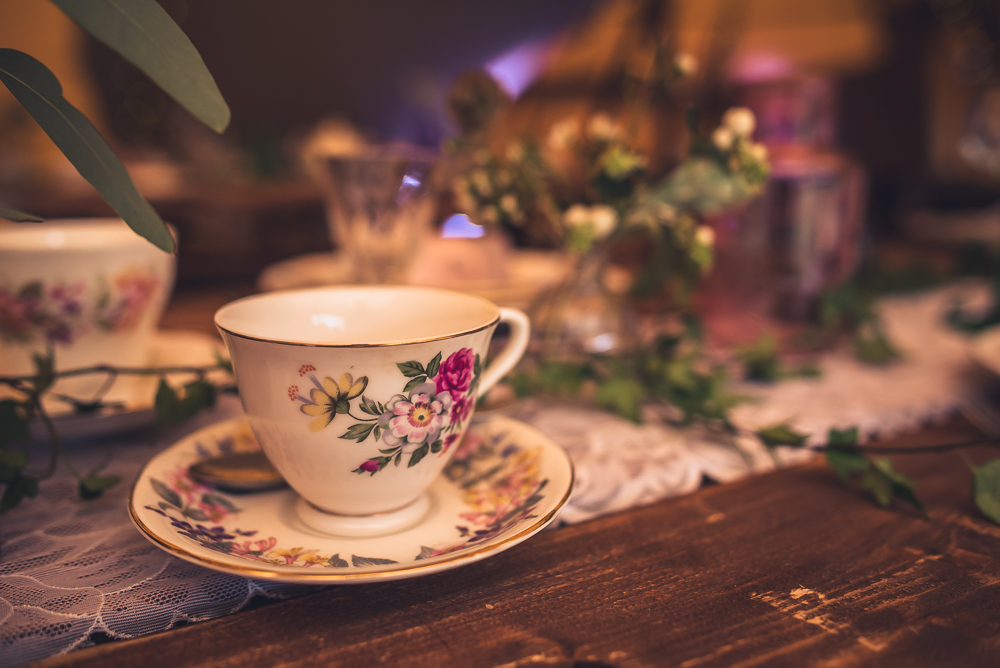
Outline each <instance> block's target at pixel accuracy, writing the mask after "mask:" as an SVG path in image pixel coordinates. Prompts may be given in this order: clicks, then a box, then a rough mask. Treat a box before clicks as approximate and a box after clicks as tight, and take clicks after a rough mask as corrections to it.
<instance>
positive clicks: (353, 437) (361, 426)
mask: <svg viewBox="0 0 1000 668" xmlns="http://www.w3.org/2000/svg"><path fill="white" fill-rule="evenodd" d="M374 428H375V423H374V422H358V423H356V424H352V425H351V426H350V427H348V429H347V431H346V432H344V434H343V435H342V436H341V437H340V438H344V439H347V440H349V441H357V442H358V443H361V442H362V441H364V440H365V439H366V438H368V435H369V434H371V433H372V429H374ZM376 438H378V437H376Z"/></svg>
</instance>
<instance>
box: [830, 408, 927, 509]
mask: <svg viewBox="0 0 1000 668" xmlns="http://www.w3.org/2000/svg"><path fill="white" fill-rule="evenodd" d="M857 442H858V430H857V428H856V427H852V428H850V429H845V430H838V429H831V430H830V433H829V435H828V437H827V446H826V461H827V463H828V464H829V465H830V466H831V467H832V468H833V470H834V471H836V472H837V475H839V476H840V478H841V479H842V480H844V481H849V480H851V479H854V478H858V477H860V481H861V487H862V489H865V490H867V491H868V492H870V493H871V495H872V497H873V498H874V499H875V501H876V503H878V504H879V505H880V506H882V507H883V508H884V507H886V506H888V505H889V504H890V503H891V502H892V499H893V498H898V499H900V500H902V501H905V502H906V503H908V504H910V505H911V506H913V507H914V508H916V509H917V510H919V511H920V512H924V505H923V503H921V501H920V499H919V498H918V497H917V493H916V483H914V482H913V481H912V480H910V479H909V478H907V477H906V476H904V475H903V474H902V473H899V472H898V471H896V470H895V469H893V467H892V462H891V461H890V460H889V459H888V458H885V457H880V458H877V459H869V458H868V457H867V456H866V455H865V454H864V453H863V452H862V450H861V449H860V448H858V447H857Z"/></svg>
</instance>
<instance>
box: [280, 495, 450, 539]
mask: <svg viewBox="0 0 1000 668" xmlns="http://www.w3.org/2000/svg"><path fill="white" fill-rule="evenodd" d="M429 508H430V500H429V499H428V497H427V494H426V493H424V494H421V495H420V496H419V497H418V498H417V499H416V500H415V501H412V502H411V503H409V504H407V505H405V506H403V507H402V508H400V509H398V510H393V511H390V512H387V513H378V514H375V515H338V514H337V513H328V512H326V511H325V510H320V509H319V508H317V507H316V506H314V505H312V504H311V503H309V502H308V501H306V500H305V499H302V498H299V500H298V502H297V503H296V504H295V511H296V512H297V513H298V515H299V519H301V520H302V521H303V522H305V523H306V524H307V525H308V526H309V527H310V528H312V529H315V530H316V531H319V532H322V533H325V534H330V535H331V536H344V537H348V538H363V537H370V536H384V535H386V534H391V533H396V532H397V531H403V530H404V529H409V528H410V527H412V526H414V525H415V524H417V523H418V522H420V520H422V519H423V518H424V515H426V514H427V510H428V509H429Z"/></svg>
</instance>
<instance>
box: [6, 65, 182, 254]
mask: <svg viewBox="0 0 1000 668" xmlns="http://www.w3.org/2000/svg"><path fill="white" fill-rule="evenodd" d="M0 81H2V82H3V83H4V85H6V86H7V88H8V89H9V90H10V92H11V93H13V95H14V97H16V98H17V100H18V102H20V103H21V105H22V106H23V107H24V108H25V109H26V110H27V111H28V113H30V114H31V115H32V117H33V118H34V119H35V121H36V122H37V123H38V124H39V125H40V126H41V127H42V129H43V130H44V131H45V133H46V134H47V135H48V136H49V137H50V138H51V139H52V141H53V142H54V143H55V145H56V146H57V147H58V148H59V150H60V151H62V153H63V155H65V156H66V157H67V158H68V159H69V161H70V162H71V163H73V166H74V167H76V170H77V171H78V172H80V175H81V176H82V177H83V178H85V179H86V180H87V181H89V182H90V184H91V185H93V186H94V187H95V188H96V189H97V192H99V193H100V194H101V197H103V198H104V201H106V202H107V203H108V204H110V205H111V208H112V209H114V210H115V211H116V212H117V213H118V215H119V216H121V217H122V218H123V219H125V222H126V223H128V225H129V227H131V228H132V229H133V230H135V232H136V233H137V234H139V235H140V236H142V237H145V238H146V239H148V240H149V241H151V242H152V243H153V244H154V245H156V246H157V247H159V248H161V249H162V250H164V251H166V252H168V253H172V252H173V251H174V239H173V237H172V236H171V235H170V231H169V230H168V229H167V226H166V225H165V224H164V223H163V220H161V219H160V217H159V216H158V215H157V213H156V211H154V210H153V207H151V206H150V205H149V202H147V201H146V200H145V199H144V198H143V197H142V195H140V194H139V191H138V190H137V189H136V187H135V184H134V183H133V182H132V177H130V176H129V173H128V170H127V169H125V166H124V165H123V164H122V163H121V161H120V160H119V159H118V156H116V155H115V153H114V151H112V150H111V147H110V146H108V144H107V142H106V141H104V138H103V137H101V133H100V132H98V131H97V128H95V127H94V125H93V124H92V123H91V122H90V121H89V120H87V117H86V116H84V115H83V114H82V113H80V111H79V110H78V109H77V108H76V107H74V106H73V105H71V104H70V103H69V102H67V101H66V99H65V98H64V97H63V92H62V85H61V84H60V83H59V80H58V79H57V78H56V76H55V75H54V74H53V73H52V72H51V71H50V70H49V68H47V67H45V65H43V64H42V63H40V62H39V61H38V60H36V59H35V58H33V57H31V56H29V55H28V54H26V53H23V52H21V51H17V50H15V49H0Z"/></svg>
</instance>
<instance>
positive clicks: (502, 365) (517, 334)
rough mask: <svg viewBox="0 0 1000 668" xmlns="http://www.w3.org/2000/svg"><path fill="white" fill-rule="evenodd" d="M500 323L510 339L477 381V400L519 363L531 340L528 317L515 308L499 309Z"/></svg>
mask: <svg viewBox="0 0 1000 668" xmlns="http://www.w3.org/2000/svg"><path fill="white" fill-rule="evenodd" d="M500 322H505V323H507V324H508V325H509V326H510V339H509V340H508V341H507V346H506V347H505V348H504V349H503V350H501V351H500V354H499V355H497V356H496V357H495V358H494V359H493V360H492V361H491V362H490V364H489V366H487V367H486V369H484V370H483V375H482V376H480V379H479V391H478V393H477V394H476V397H477V398H478V397H482V396H483V395H484V394H486V393H487V392H489V391H490V390H491V389H493V386H494V385H496V384H497V381H499V380H500V379H501V378H503V377H504V376H505V375H507V372H508V371H510V370H511V369H513V368H514V366H515V365H517V363H518V362H519V361H521V356H522V355H524V351H525V350H527V348H528V339H530V338H531V322H530V321H529V320H528V316H526V315H524V313H522V312H521V311H518V310H517V309H516V308H501V309H500Z"/></svg>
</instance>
